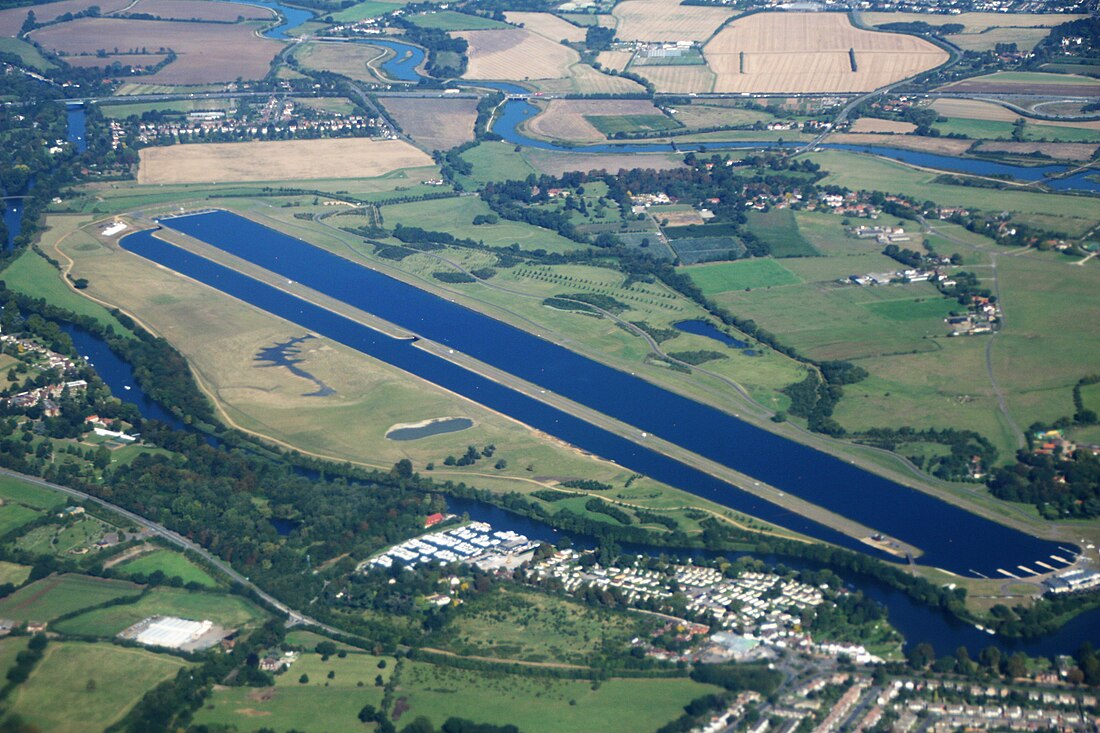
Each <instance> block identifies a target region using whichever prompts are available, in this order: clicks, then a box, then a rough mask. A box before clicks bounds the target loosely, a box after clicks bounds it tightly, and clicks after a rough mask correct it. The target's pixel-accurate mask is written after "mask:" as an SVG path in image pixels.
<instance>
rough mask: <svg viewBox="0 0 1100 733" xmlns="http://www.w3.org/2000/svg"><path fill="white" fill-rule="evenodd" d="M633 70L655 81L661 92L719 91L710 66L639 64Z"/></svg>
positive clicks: (654, 84) (655, 85) (654, 83)
mask: <svg viewBox="0 0 1100 733" xmlns="http://www.w3.org/2000/svg"><path fill="white" fill-rule="evenodd" d="M631 71H633V72H635V73H637V74H639V75H640V76H644V77H645V78H646V79H649V80H650V81H651V82H653V86H654V87H655V88H656V89H657V91H659V92H683V93H692V92H694V93H697V94H698V93H702V92H713V91H719V90H718V89H716V88H715V79H716V77H715V74H714V72H713V71H711V69H710V67H708V66H700V65H698V64H696V65H691V66H639V67H636V68H631Z"/></svg>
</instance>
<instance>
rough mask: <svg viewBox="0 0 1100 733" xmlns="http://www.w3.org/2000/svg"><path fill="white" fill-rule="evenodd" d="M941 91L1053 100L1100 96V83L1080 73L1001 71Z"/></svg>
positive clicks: (958, 82)
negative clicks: (1016, 95)
mask: <svg viewBox="0 0 1100 733" xmlns="http://www.w3.org/2000/svg"><path fill="white" fill-rule="evenodd" d="M939 90H940V91H943V90H950V91H952V92H969V93H973V94H1001V93H1003V94H1043V95H1047V96H1051V97H1057V96H1061V95H1065V96H1067V97H1100V81H1098V80H1096V79H1093V78H1092V77H1088V76H1079V75H1077V74H1048V73H1043V72H1037V71H998V72H995V73H993V74H986V75H985V76H974V77H971V78H969V79H963V80H961V81H955V82H951V83H950V84H945V85H944V86H942V87H940V88H939Z"/></svg>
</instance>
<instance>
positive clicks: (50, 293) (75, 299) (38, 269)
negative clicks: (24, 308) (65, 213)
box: [4, 217, 130, 335]
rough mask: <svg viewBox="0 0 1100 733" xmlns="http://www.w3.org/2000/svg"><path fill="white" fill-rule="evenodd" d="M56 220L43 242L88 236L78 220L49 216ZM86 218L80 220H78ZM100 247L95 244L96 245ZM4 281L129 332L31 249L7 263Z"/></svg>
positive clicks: (48, 242) (83, 221)
mask: <svg viewBox="0 0 1100 733" xmlns="http://www.w3.org/2000/svg"><path fill="white" fill-rule="evenodd" d="M50 221H51V222H52V223H54V224H55V226H54V227H51V229H50V230H49V231H47V232H46V233H45V234H43V235H42V246H43V247H44V248H46V247H49V246H52V244H53V242H56V241H58V239H60V238H61V237H65V236H71V237H73V238H75V239H83V238H87V239H89V240H90V239H91V238H90V237H88V235H86V234H84V233H83V232H77V231H76V226H77V221H76V220H75V219H72V218H69V217H55V218H51V220H50ZM85 221H86V220H83V219H82V220H80V222H79V223H80V224H83V223H85ZM95 246H96V247H99V245H98V244H96V245H95ZM4 282H5V283H6V284H7V286H8V287H9V288H11V289H12V290H18V291H19V292H21V293H26V294H28V295H33V296H35V297H37V298H45V299H46V300H48V301H49V302H50V303H52V304H53V305H55V306H57V307H58V308H66V309H68V310H71V311H73V312H74V313H78V314H80V315H82V316H91V317H92V318H94V319H96V320H97V321H99V322H100V323H103V324H105V325H109V326H112V327H113V328H114V329H115V333H118V334H120V335H121V334H129V333H130V331H129V330H127V329H126V328H123V326H122V324H121V323H119V322H118V321H117V320H115V317H114V316H112V315H111V314H110V313H108V312H107V309H106V308H104V307H103V306H101V305H99V304H97V303H93V302H92V301H90V300H88V299H87V298H84V297H81V296H80V295H77V294H76V293H74V292H73V291H72V290H70V289H69V287H68V286H67V285H65V283H64V282H62V280H61V273H59V272H58V271H57V270H55V269H54V268H53V266H52V265H50V263H49V262H46V260H45V259H44V258H43V257H42V256H41V255H39V254H38V253H37V252H35V251H34V250H32V249H29V248H28V249H26V250H24V251H23V254H22V255H20V256H19V258H18V259H17V260H16V261H15V262H13V263H11V264H10V265H8V267H7V268H6V269H5V270H4Z"/></svg>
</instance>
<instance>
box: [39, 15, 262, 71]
mask: <svg viewBox="0 0 1100 733" xmlns="http://www.w3.org/2000/svg"><path fill="white" fill-rule="evenodd" d="M255 29H256V28H255V26H254V25H250V24H244V23H236V24H233V25H229V24H222V23H186V22H175V21H169V20H126V19H124V18H79V19H77V20H74V21H72V22H71V23H61V24H59V25H53V26H48V27H46V28H41V29H39V30H36V31H34V32H33V33H31V38H32V39H33V40H35V41H36V42H38V43H40V44H41V45H42V46H43V47H45V48H48V49H50V50H51V51H56V52H60V53H67V54H87V53H95V52H96V51H99V50H100V49H105V50H113V49H116V48H117V49H118V50H119V51H122V52H125V51H128V50H130V49H137V48H142V47H144V48H147V49H149V50H150V51H155V50H158V49H161V48H170V49H172V50H173V51H175V52H176V54H177V56H178V58H177V59H176V60H175V61H173V62H172V63H170V64H168V66H166V67H164V68H163V69H161V70H160V71H158V72H157V73H156V74H154V75H153V76H150V77H147V78H148V80H149V81H151V82H153V83H157V84H208V83H214V82H226V81H234V80H235V79H237V78H238V77H240V78H243V79H262V78H263V77H264V76H265V75H266V74H267V72H268V70H269V69H270V67H271V60H272V59H273V58H274V57H275V54H277V53H278V52H279V51H280V49H282V48H283V44H281V43H279V42H278V41H273V40H270V39H268V38H262V37H260V36H257V35H255V34H254V33H253V31H254V30H255Z"/></svg>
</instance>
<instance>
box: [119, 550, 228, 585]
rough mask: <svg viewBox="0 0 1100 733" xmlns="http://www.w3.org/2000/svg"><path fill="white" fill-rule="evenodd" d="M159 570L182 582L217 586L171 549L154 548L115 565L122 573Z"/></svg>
mask: <svg viewBox="0 0 1100 733" xmlns="http://www.w3.org/2000/svg"><path fill="white" fill-rule="evenodd" d="M158 570H159V571H161V572H162V573H164V575H165V576H166V577H168V578H180V579H182V580H183V582H184V583H198V584H199V585H202V586H205V587H207V588H213V587H215V586H217V584H218V583H217V581H215V580H214V579H213V578H212V577H210V575H209V574H208V573H207V572H206V571H205V570H203V569H202V568H200V567H199V566H198V565H196V564H195V563H193V562H191V561H190V560H188V559H187V558H186V557H185V556H183V555H181V554H180V553H178V552H173V551H172V550H154V551H153V552H147V553H145V554H143V555H139V556H137V557H135V558H134V559H133V560H127V561H126V562H123V563H120V564H119V565H116V566H115V572H118V573H122V574H124V575H138V574H141V575H146V576H148V575H150V574H152V573H155V572H156V571H158Z"/></svg>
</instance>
